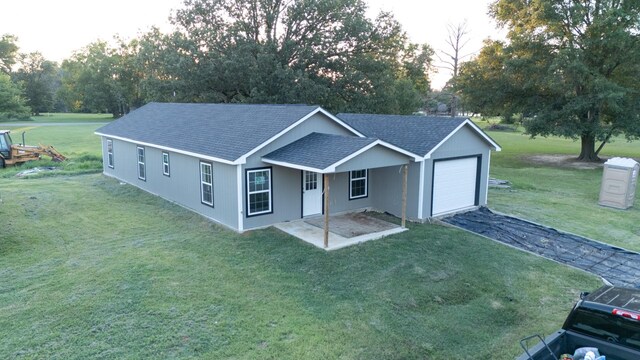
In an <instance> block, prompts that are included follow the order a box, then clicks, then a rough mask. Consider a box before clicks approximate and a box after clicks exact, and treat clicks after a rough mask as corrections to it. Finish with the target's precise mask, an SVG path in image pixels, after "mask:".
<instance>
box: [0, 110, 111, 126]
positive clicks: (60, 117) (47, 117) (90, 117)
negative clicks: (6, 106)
mask: <svg viewBox="0 0 640 360" xmlns="http://www.w3.org/2000/svg"><path fill="white" fill-rule="evenodd" d="M112 120H113V115H111V114H71V113H43V114H41V115H39V116H32V117H31V118H30V119H29V120H26V121H25V120H15V121H8V122H0V127H1V126H2V125H3V124H11V123H12V122H17V123H24V122H34V123H75V122H109V121H112Z"/></svg>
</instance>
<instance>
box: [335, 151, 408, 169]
mask: <svg viewBox="0 0 640 360" xmlns="http://www.w3.org/2000/svg"><path fill="white" fill-rule="evenodd" d="M409 161H411V160H410V159H409V157H408V156H405V155H402V154H399V153H397V152H396V151H393V150H389V149H387V148H385V147H382V146H380V145H376V146H374V147H373V148H371V149H369V150H367V151H366V152H365V153H362V154H360V155H358V156H356V157H355V158H353V159H351V160H349V161H347V162H345V163H344V164H341V165H339V166H338V167H336V172H343V171H349V170H360V169H370V168H374V167H376V168H377V167H384V166H395V165H397V164H398V163H405V164H406V163H408V162H409Z"/></svg>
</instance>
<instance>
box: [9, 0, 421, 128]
mask: <svg viewBox="0 0 640 360" xmlns="http://www.w3.org/2000/svg"><path fill="white" fill-rule="evenodd" d="M365 11H366V5H365V4H364V2H363V1H362V0H315V1H306V0H298V1H282V0H272V1H263V0H245V1H237V0H186V1H185V2H184V7H183V8H182V9H180V10H178V11H177V12H176V13H175V14H174V15H173V16H172V17H171V22H172V24H173V25H174V31H172V32H169V33H163V32H161V31H160V30H159V29H157V28H152V29H151V30H149V31H148V32H146V33H144V34H141V35H139V36H138V37H137V38H135V39H133V40H129V41H125V40H123V39H118V38H116V39H115V40H116V41H115V45H110V44H108V43H107V42H104V41H96V42H94V43H91V44H89V45H87V46H86V47H84V48H82V49H80V50H78V51H76V52H75V53H74V54H73V55H72V56H71V57H70V58H68V59H65V60H64V61H62V63H61V64H57V63H55V62H52V61H48V60H46V59H45V58H44V57H43V56H42V55H41V54H40V53H32V54H20V53H19V51H18V50H19V49H18V46H17V38H16V37H15V36H13V35H8V34H7V35H4V36H3V37H2V39H1V41H0V66H1V70H2V72H3V73H4V74H3V75H0V76H1V77H0V109H3V108H4V109H5V111H4V112H5V115H6V114H9V113H12V114H29V113H31V114H36V115H37V114H39V113H41V112H49V111H69V112H109V113H112V114H113V115H114V116H115V117H117V116H121V115H123V114H125V113H127V112H129V111H130V110H131V109H132V108H136V107H139V106H141V105H143V104H145V103H147V102H151V101H161V102H169V101H171V102H223V103H233V102H239V103H308V104H319V105H322V106H323V107H325V108H327V109H328V110H330V111H334V112H341V111H350V112H370V113H397V114H407V113H412V112H414V111H416V110H417V109H418V108H420V107H421V106H422V102H423V98H424V97H425V95H426V94H427V92H428V91H429V90H430V83H429V77H428V72H429V70H430V69H431V66H432V56H433V50H432V49H431V48H430V47H429V46H428V45H426V44H423V45H420V44H415V43H412V42H410V41H409V39H408V37H407V34H406V33H405V31H404V30H403V29H402V26H401V25H400V23H399V22H398V21H397V20H396V19H395V18H394V17H393V15H392V14H390V13H386V12H381V13H380V14H379V15H378V16H377V17H376V18H375V19H370V18H368V17H367V16H366V15H365ZM14 68H17V70H14ZM16 92H17V93H20V92H22V94H23V95H24V96H22V97H19V96H18V97H16V95H15V94H16ZM3 94H4V95H3ZM3 98H4V99H12V100H2V99H3ZM3 101H6V102H7V104H8V103H9V102H13V105H12V106H4V107H3V106H2V105H1V104H2V102H3ZM6 109H9V110H6ZM0 111H1V110H0Z"/></svg>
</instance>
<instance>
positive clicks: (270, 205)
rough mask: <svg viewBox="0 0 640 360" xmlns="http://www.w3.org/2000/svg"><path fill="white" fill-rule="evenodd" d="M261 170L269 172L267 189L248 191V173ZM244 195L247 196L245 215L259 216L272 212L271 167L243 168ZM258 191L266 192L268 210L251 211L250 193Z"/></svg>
mask: <svg viewBox="0 0 640 360" xmlns="http://www.w3.org/2000/svg"><path fill="white" fill-rule="evenodd" d="M262 171H267V172H268V173H269V189H268V190H260V191H254V192H250V191H249V174H250V173H256V172H262ZM244 179H245V195H246V197H247V199H246V206H247V211H246V214H247V217H253V216H260V215H266V214H273V171H272V168H271V167H270V166H269V167H261V168H253V169H246V170H245V176H244ZM259 193H268V194H269V210H264V211H260V212H254V213H252V212H251V195H252V194H259Z"/></svg>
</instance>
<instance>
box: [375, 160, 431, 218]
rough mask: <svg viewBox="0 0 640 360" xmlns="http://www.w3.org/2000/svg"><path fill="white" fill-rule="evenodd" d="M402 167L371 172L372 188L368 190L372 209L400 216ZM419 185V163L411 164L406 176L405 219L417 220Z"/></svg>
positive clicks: (391, 167)
mask: <svg viewBox="0 0 640 360" xmlns="http://www.w3.org/2000/svg"><path fill="white" fill-rule="evenodd" d="M402 176H403V175H402V166H390V167H385V168H380V169H374V170H372V171H371V177H372V182H371V183H372V184H373V187H372V188H371V189H370V190H369V191H370V196H372V197H373V208H374V209H376V210H379V211H386V212H388V213H390V214H393V215H395V216H398V217H400V216H402ZM419 183H420V163H419V162H417V163H416V162H411V164H409V172H408V174H407V218H408V219H410V220H419V218H418V197H419V196H418V194H419V187H418V185H419Z"/></svg>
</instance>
